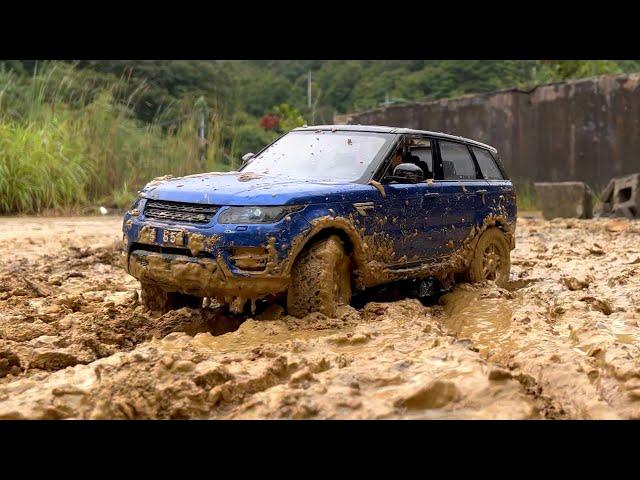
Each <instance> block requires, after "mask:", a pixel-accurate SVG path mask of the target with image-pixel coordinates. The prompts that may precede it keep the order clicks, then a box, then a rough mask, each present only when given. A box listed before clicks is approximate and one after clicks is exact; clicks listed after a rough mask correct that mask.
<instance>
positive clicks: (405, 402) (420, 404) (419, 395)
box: [396, 380, 462, 410]
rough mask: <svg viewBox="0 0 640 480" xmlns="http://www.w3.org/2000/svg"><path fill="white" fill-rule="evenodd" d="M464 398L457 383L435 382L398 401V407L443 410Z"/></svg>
mask: <svg viewBox="0 0 640 480" xmlns="http://www.w3.org/2000/svg"><path fill="white" fill-rule="evenodd" d="M461 397H462V395H461V393H460V390H459V389H458V387H457V386H456V384H455V383H453V382H451V381H448V380H435V381H433V382H430V383H428V384H427V385H424V386H421V387H419V388H418V389H416V390H415V391H413V392H411V393H409V395H407V396H406V397H404V398H401V399H399V400H397V401H396V407H403V408H407V409H409V410H423V409H425V410H426V409H431V408H442V407H444V406H445V405H447V404H449V403H453V402H456V401H458V400H460V398H461Z"/></svg>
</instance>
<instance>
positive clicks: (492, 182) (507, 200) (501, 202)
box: [471, 146, 515, 219]
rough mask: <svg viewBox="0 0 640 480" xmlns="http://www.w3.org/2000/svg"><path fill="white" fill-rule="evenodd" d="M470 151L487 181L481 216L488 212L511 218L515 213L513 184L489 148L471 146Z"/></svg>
mask: <svg viewBox="0 0 640 480" xmlns="http://www.w3.org/2000/svg"><path fill="white" fill-rule="evenodd" d="M471 151H472V153H473V156H474V158H475V160H476V163H477V165H478V167H479V168H480V172H481V173H482V176H483V178H484V179H485V180H486V182H487V187H486V188H487V194H486V198H485V202H484V205H483V209H484V212H483V216H486V215H488V214H489V213H495V214H498V215H504V216H506V217H507V218H509V219H511V217H512V216H514V215H515V203H514V202H513V201H512V200H511V199H513V197H514V193H513V185H512V183H511V181H509V180H508V179H507V178H506V175H505V173H504V171H503V170H502V169H501V168H500V165H499V164H498V162H497V161H496V158H495V157H494V155H493V153H492V152H490V151H489V150H487V149H485V148H482V147H476V146H472V147H471Z"/></svg>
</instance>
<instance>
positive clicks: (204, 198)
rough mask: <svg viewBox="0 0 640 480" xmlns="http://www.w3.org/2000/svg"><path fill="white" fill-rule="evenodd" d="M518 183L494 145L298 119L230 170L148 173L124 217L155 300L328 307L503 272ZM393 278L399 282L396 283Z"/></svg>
mask: <svg viewBox="0 0 640 480" xmlns="http://www.w3.org/2000/svg"><path fill="white" fill-rule="evenodd" d="M515 227H516V194H515V190H514V188H513V185H512V183H511V181H509V180H508V178H507V176H506V173H505V171H504V168H503V166H502V164H501V162H500V160H499V157H498V154H497V152H496V149H495V148H493V147H490V146H488V145H485V144H482V143H479V142H476V141H473V140H468V139H465V138H461V137H456V136H452V135H446V134H442V133H434V132H427V131H420V130H411V129H405V128H392V127H374V126H353V125H329V126H316V127H302V128H296V129H295V130H293V131H291V132H289V133H287V134H286V135H284V136H282V137H280V138H279V139H278V140H276V141H275V142H274V143H272V144H271V145H268V146H267V147H265V148H264V149H263V150H261V151H260V152H259V153H257V154H256V155H253V154H247V155H245V156H244V157H243V165H242V167H241V168H240V170H239V171H237V172H227V173H203V174H198V175H190V176H186V177H180V178H173V177H171V176H166V177H160V178H157V179H155V180H153V181H151V182H150V183H148V184H147V185H146V186H145V187H144V189H143V190H142V191H141V192H140V195H139V198H138V199H137V201H136V202H135V203H134V205H132V207H131V209H130V210H129V211H128V212H127V213H126V215H125V217H124V224H123V231H124V243H125V247H126V252H125V255H126V258H124V263H125V265H126V269H127V271H128V272H129V273H130V274H131V275H132V276H134V277H135V278H137V279H138V280H140V283H141V291H142V295H141V299H142V301H143V303H144V304H145V305H146V306H147V307H149V308H152V309H156V310H157V309H159V310H168V309H172V308H179V307H182V306H199V305H202V300H203V298H204V297H207V298H210V299H212V300H215V301H217V302H218V303H220V304H224V305H229V307H230V309H231V310H232V311H234V312H240V311H242V310H243V309H248V308H252V309H255V304H256V301H258V300H265V301H279V300H282V301H283V302H286V308H287V310H288V313H289V314H291V315H295V316H304V315H306V314H307V313H310V312H316V311H317V312H321V313H324V314H325V315H328V316H331V315H335V313H336V308H337V307H338V306H339V305H340V304H349V302H350V301H351V297H352V293H353V292H355V291H356V290H363V289H365V288H369V287H374V286H379V285H382V284H387V283H390V282H398V284H403V282H404V281H406V282H409V283H411V282H413V283H414V284H416V283H417V284H419V285H421V286H423V287H424V285H425V282H430V283H429V284H430V285H433V284H437V285H438V288H448V287H450V286H451V285H452V284H453V283H454V282H456V281H471V282H480V281H485V280H491V281H495V282H496V283H497V284H498V285H504V284H505V283H506V282H507V281H508V279H509V271H510V252H511V250H512V249H513V248H514V247H515ZM394 284H395V283H394Z"/></svg>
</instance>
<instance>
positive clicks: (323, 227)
mask: <svg viewBox="0 0 640 480" xmlns="http://www.w3.org/2000/svg"><path fill="white" fill-rule="evenodd" d="M311 225H312V227H311V229H310V230H309V231H308V232H307V233H306V234H305V235H304V236H302V237H300V238H299V239H298V241H296V242H294V244H293V245H292V248H291V253H290V254H289V262H288V265H287V273H289V274H290V273H291V268H292V267H293V265H294V264H295V262H296V260H297V259H298V258H299V256H300V254H301V253H302V252H303V251H304V250H305V249H306V248H308V247H309V246H310V245H311V244H312V243H314V242H317V241H318V240H320V239H323V238H327V237H329V236H331V235H337V236H338V237H339V238H340V239H341V240H342V242H343V244H344V247H345V251H346V253H347V254H348V255H349V257H350V259H351V262H352V264H351V272H352V275H354V274H355V272H362V271H363V269H364V268H366V262H365V253H364V242H363V240H362V238H361V236H360V234H359V233H358V231H357V230H356V228H355V227H354V225H353V224H352V223H351V222H349V221H348V220H347V219H344V218H340V217H337V218H334V217H323V218H318V219H316V220H314V221H313V222H311Z"/></svg>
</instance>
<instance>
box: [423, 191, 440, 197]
mask: <svg viewBox="0 0 640 480" xmlns="http://www.w3.org/2000/svg"><path fill="white" fill-rule="evenodd" d="M424 196H425V197H428V198H435V197H439V196H440V194H439V193H435V192H430V193H425V194H424Z"/></svg>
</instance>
